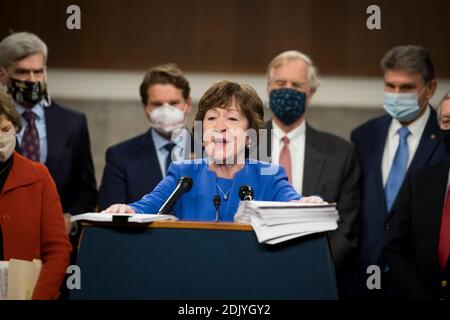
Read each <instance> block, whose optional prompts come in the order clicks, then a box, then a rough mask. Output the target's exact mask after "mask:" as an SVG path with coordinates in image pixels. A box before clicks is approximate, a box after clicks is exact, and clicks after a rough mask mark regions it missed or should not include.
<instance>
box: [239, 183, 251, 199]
mask: <svg viewBox="0 0 450 320" xmlns="http://www.w3.org/2000/svg"><path fill="white" fill-rule="evenodd" d="M239 198H240V199H241V200H242V201H253V189H252V187H250V186H245V185H244V186H241V187H240V188H239Z"/></svg>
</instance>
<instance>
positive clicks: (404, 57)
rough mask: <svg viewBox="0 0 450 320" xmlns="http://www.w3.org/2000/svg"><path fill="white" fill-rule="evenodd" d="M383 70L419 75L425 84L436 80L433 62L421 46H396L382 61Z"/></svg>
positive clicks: (384, 71)
mask: <svg viewBox="0 0 450 320" xmlns="http://www.w3.org/2000/svg"><path fill="white" fill-rule="evenodd" d="M381 70H382V71H383V73H386V72H387V71H389V70H404V71H409V72H414V73H419V74H420V75H421V76H422V80H423V82H424V83H425V84H427V83H429V82H430V81H432V80H435V79H436V74H435V71H434V66H433V62H431V57H430V54H429V53H428V51H427V50H426V49H425V48H424V47H421V46H412V45H407V46H403V45H401V46H395V47H393V48H392V49H391V50H389V51H388V52H387V53H386V54H385V56H384V57H383V59H382V60H381Z"/></svg>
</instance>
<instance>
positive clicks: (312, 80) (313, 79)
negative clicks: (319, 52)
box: [267, 50, 320, 90]
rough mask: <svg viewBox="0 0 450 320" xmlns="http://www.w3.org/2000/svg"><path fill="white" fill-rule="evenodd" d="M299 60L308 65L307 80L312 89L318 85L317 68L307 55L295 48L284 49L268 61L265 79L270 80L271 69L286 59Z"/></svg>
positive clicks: (286, 60)
mask: <svg viewBox="0 0 450 320" xmlns="http://www.w3.org/2000/svg"><path fill="white" fill-rule="evenodd" d="M296 60H301V61H303V62H305V63H306V64H307V65H308V82H309V85H310V86H311V88H313V89H314V90H315V89H317V88H318V87H319V84H320V81H319V79H318V76H317V68H316V66H315V65H314V63H313V61H312V60H311V58H310V57H309V56H307V55H306V54H304V53H301V52H300V51H297V50H289V51H284V52H282V53H280V54H279V55H277V56H276V57H275V58H273V59H272V61H270V63H269V65H268V66H267V80H268V81H271V80H272V76H273V74H272V72H273V69H276V68H278V67H280V66H281V65H283V64H284V63H286V62H288V61H296Z"/></svg>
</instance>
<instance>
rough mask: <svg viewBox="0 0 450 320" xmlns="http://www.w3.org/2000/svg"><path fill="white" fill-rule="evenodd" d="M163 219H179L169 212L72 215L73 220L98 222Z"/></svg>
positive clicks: (141, 221) (146, 221)
mask: <svg viewBox="0 0 450 320" xmlns="http://www.w3.org/2000/svg"><path fill="white" fill-rule="evenodd" d="M162 220H178V219H177V217H175V216H172V215H167V214H138V213H135V214H117V213H114V214H112V213H97V212H90V213H83V214H79V215H76V216H72V218H71V221H72V222H75V221H97V222H113V221H126V222H137V223H149V222H153V221H162Z"/></svg>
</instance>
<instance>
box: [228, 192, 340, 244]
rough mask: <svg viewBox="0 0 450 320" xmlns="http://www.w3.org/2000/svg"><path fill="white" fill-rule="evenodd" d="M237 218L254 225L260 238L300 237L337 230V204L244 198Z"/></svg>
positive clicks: (268, 240) (274, 240)
mask: <svg viewBox="0 0 450 320" xmlns="http://www.w3.org/2000/svg"><path fill="white" fill-rule="evenodd" d="M234 219H235V221H236V222H239V223H247V224H250V225H251V226H252V227H253V230H254V231H255V233H256V237H257V239H258V242H260V243H268V244H276V243H280V242H283V241H287V240H290V239H294V238H297V237H301V236H305V235H309V234H313V233H318V232H325V231H331V230H336V229H337V227H338V225H337V221H338V219H339V215H338V212H337V210H336V204H334V203H333V204H326V205H324V204H302V203H298V202H273V201H242V202H241V203H240V204H239V208H238V212H237V213H236V215H235V217H234Z"/></svg>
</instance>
